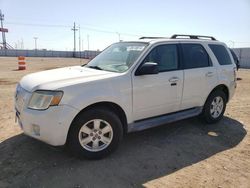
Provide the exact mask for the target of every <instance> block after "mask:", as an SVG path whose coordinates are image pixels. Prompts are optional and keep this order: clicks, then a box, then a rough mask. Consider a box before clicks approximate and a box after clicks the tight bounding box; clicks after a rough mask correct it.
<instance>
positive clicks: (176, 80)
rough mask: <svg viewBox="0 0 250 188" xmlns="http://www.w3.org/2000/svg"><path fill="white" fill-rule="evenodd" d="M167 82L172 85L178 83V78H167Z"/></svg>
mask: <svg viewBox="0 0 250 188" xmlns="http://www.w3.org/2000/svg"><path fill="white" fill-rule="evenodd" d="M168 81H169V82H171V83H173V82H178V81H179V78H178V77H176V76H174V77H172V78H169V80H168Z"/></svg>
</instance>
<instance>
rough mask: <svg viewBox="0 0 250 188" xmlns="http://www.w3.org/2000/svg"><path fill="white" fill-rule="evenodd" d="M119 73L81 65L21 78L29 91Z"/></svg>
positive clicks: (51, 88) (92, 79) (50, 88)
mask: <svg viewBox="0 0 250 188" xmlns="http://www.w3.org/2000/svg"><path fill="white" fill-rule="evenodd" d="M118 74H119V73H113V72H107V71H103V70H96V69H92V68H86V67H81V66H72V67H65V68H59V69H52V70H47V71H42V72H37V73H32V74H28V75H26V76H24V77H23V78H22V79H21V81H20V85H21V87H22V88H24V89H25V90H27V91H29V92H32V91H34V90H37V89H48V90H53V89H57V88H61V87H64V86H67V85H72V84H77V83H83V82H90V81H94V80H100V79H105V78H109V77H113V76H116V75H118Z"/></svg>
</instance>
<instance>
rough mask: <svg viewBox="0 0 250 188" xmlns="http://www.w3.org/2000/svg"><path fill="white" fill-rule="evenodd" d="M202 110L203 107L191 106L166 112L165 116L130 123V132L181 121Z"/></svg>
mask: <svg viewBox="0 0 250 188" xmlns="http://www.w3.org/2000/svg"><path fill="white" fill-rule="evenodd" d="M201 112H202V107H196V108H191V109H188V110H183V111H180V112H174V113H171V114H166V115H163V116H158V117H154V118H150V119H145V120H140V121H137V122H134V123H131V124H129V125H128V132H135V131H141V130H144V129H149V128H152V127H157V126H160V125H164V124H166V123H171V122H175V121H179V120H182V119H187V118H190V117H194V116H197V115H199V114H200V113H201Z"/></svg>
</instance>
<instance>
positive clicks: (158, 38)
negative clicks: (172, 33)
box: [139, 37, 168, 39]
mask: <svg viewBox="0 0 250 188" xmlns="http://www.w3.org/2000/svg"><path fill="white" fill-rule="evenodd" d="M166 38H168V37H140V38H139V39H166Z"/></svg>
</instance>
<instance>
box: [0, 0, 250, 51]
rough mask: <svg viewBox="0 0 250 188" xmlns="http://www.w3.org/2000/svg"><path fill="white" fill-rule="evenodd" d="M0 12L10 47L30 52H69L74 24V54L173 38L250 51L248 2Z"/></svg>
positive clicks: (37, 6)
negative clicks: (193, 37)
mask: <svg viewBox="0 0 250 188" xmlns="http://www.w3.org/2000/svg"><path fill="white" fill-rule="evenodd" d="M0 9H1V11H2V13H3V14H4V17H5V18H4V27H5V28H8V30H9V32H8V33H6V38H7V42H8V43H9V44H10V45H11V46H13V47H14V48H24V49H34V48H35V39H34V37H37V38H38V39H37V48H38V49H47V50H51V49H52V50H73V46H74V36H73V31H72V30H71V29H72V27H73V24H74V22H75V23H76V26H77V28H79V27H80V32H79V29H78V31H77V32H76V47H77V50H79V47H80V49H81V50H82V49H83V50H88V49H90V50H97V49H98V50H103V49H104V48H105V47H107V46H108V45H110V44H112V43H114V42H117V41H119V40H124V41H127V40H136V39H138V38H139V37H140V36H163V37H170V36H171V35H173V34H199V35H209V36H214V37H215V38H216V39H218V40H220V41H223V42H225V43H226V44H227V45H228V46H229V47H250V0H126V1H119V0H105V1H97V0H0ZM79 35H80V37H79ZM0 40H2V38H1V37H0Z"/></svg>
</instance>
